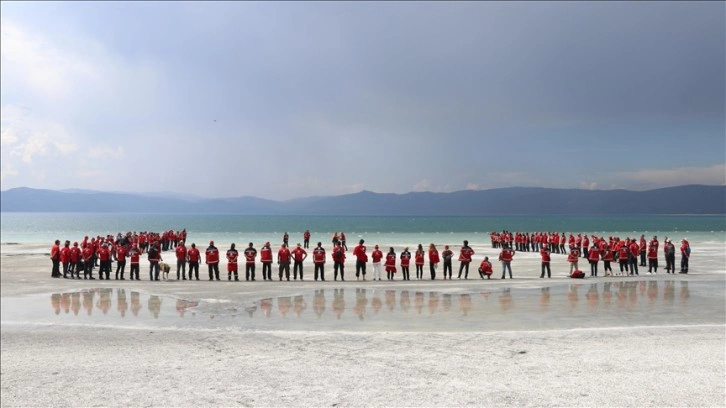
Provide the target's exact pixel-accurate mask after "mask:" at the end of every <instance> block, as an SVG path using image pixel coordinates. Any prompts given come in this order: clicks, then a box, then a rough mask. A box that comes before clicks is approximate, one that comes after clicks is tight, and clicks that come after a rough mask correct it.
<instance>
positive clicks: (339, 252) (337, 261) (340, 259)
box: [331, 241, 345, 281]
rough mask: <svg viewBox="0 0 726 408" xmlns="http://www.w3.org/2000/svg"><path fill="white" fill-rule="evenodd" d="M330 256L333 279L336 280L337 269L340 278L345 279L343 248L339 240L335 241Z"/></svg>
mask: <svg viewBox="0 0 726 408" xmlns="http://www.w3.org/2000/svg"><path fill="white" fill-rule="evenodd" d="M331 256H332V257H333V280H335V281H337V280H338V269H340V280H341V281H345V249H344V248H343V245H342V244H341V243H340V241H338V242H336V243H335V248H334V249H333V253H332V254H331Z"/></svg>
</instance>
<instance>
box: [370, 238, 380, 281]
mask: <svg viewBox="0 0 726 408" xmlns="http://www.w3.org/2000/svg"><path fill="white" fill-rule="evenodd" d="M381 259H383V251H381V250H380V249H378V245H375V246H374V247H373V252H371V263H372V264H373V280H376V279H377V280H381Z"/></svg>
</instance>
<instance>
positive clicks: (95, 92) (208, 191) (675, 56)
mask: <svg viewBox="0 0 726 408" xmlns="http://www.w3.org/2000/svg"><path fill="white" fill-rule="evenodd" d="M0 7H1V10H0V11H1V13H0V14H1V18H2V44H0V51H1V53H2V67H1V75H2V78H1V82H0V83H1V84H2V87H1V90H2V95H1V97H2V98H1V99H2V164H1V175H2V189H3V190H7V189H9V188H13V187H19V186H28V187H34V188H50V189H67V188H83V189H95V190H104V191H128V192H176V193H189V194H195V195H199V196H205V197H226V196H244V195H251V196H257V197H262V198H271V199H288V198H294V197H304V196H312V195H338V194H345V193H352V192H357V191H360V190H363V189H365V190H371V191H375V192H393V193H406V192H409V191H436V192H448V191H456V190H463V189H488V188H495V187H507V186H545V187H562V188H595V189H611V188H626V189H635V190H642V189H651V188H658V187H664V186H672V185H680V184H690V183H698V184H725V183H726V167H725V165H724V163H725V162H726V125H725V123H724V116H725V114H726V113H725V106H724V95H725V94H726V87H725V84H724V76H725V74H724V73H725V72H726V67H725V60H726V58H725V54H724V49H725V47H724V42H725V38H726V25H725V23H724V21H725V19H726V9H725V5H724V2H704V3H697V2H682V3H678V2H666V3H654V2H644V3H628V2H607V3H595V2H581V3H569V2H557V3H540V2H511V3H508V2H505V3H493V2H453V3H452V2H446V3H435V2H421V3H415V2H400V3H385V2H341V3H334V2H318V3H298V2H292V3H267V2H264V3H250V2H221V3H210V2H199V3H193V2H180V3H173V2H110V3H100V2H68V3H61V2H46V3H38V2H27V3H18V2H2V3H1V6H0Z"/></svg>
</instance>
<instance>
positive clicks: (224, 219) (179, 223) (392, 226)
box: [0, 213, 726, 245]
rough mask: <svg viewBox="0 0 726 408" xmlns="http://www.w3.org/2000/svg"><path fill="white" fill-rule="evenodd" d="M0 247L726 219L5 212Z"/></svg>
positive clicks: (651, 225)
mask: <svg viewBox="0 0 726 408" xmlns="http://www.w3.org/2000/svg"><path fill="white" fill-rule="evenodd" d="M0 215H1V228H0V235H1V238H0V242H2V243H5V244H7V243H48V242H50V241H52V240H55V239H61V240H65V239H70V240H72V241H73V240H80V239H82V238H83V236H84V235H89V236H96V235H106V234H109V233H113V234H115V233H117V232H125V231H144V230H149V231H162V230H168V229H174V230H180V229H182V228H186V230H187V231H188V232H189V238H190V239H191V240H196V241H198V242H204V241H206V240H210V239H214V240H218V241H219V242H245V241H251V242H255V243H260V242H264V241H271V242H276V241H281V239H282V234H283V233H284V232H285V231H287V232H288V233H289V234H290V241H291V242H292V243H294V242H297V241H301V240H302V232H303V231H304V230H306V229H309V230H310V232H311V233H312V239H311V241H312V242H313V243H314V242H316V241H322V242H323V243H324V244H328V243H329V242H330V238H331V235H332V234H333V232H335V231H344V232H345V233H346V235H347V238H348V242H349V243H350V242H354V241H357V240H358V239H359V238H365V239H366V241H367V242H368V243H373V242H380V243H382V244H392V245H393V244H396V245H399V244H400V245H404V244H406V245H408V244H414V243H419V242H422V243H424V244H425V243H427V242H435V243H456V244H458V243H459V242H460V241H461V240H462V239H468V240H469V241H471V242H472V243H479V244H484V243H487V242H488V241H489V232H490V231H501V230H504V229H506V230H510V231H560V232H566V233H569V232H573V233H587V234H593V233H594V234H602V235H619V236H621V237H625V236H636V235H637V236H640V234H646V235H647V236H649V235H654V234H656V235H659V237H662V236H664V235H669V236H674V237H681V236H688V238H689V239H692V240H693V239H703V240H716V241H723V240H724V234H725V233H724V231H726V217H725V216H723V215H709V216H689V215H678V216H640V215H639V216H617V217H612V216H551V215H550V216H492V217H370V216H348V217H340V216H330V217H327V216H244V215H195V214H126V213H124V214H108V213H106V214H99V213H89V214H82V213H2V214H0Z"/></svg>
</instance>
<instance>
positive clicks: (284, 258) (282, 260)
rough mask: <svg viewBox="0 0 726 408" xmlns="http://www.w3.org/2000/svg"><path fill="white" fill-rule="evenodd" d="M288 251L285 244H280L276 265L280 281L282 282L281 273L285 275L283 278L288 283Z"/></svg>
mask: <svg viewBox="0 0 726 408" xmlns="http://www.w3.org/2000/svg"><path fill="white" fill-rule="evenodd" d="M291 256H292V254H291V253H290V249H289V248H288V247H287V244H282V247H280V249H279V250H278V251H277V264H278V265H280V280H282V273H283V272H284V273H285V278H286V279H287V280H288V281H290V257H291Z"/></svg>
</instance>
